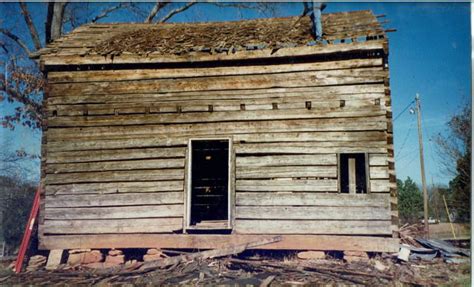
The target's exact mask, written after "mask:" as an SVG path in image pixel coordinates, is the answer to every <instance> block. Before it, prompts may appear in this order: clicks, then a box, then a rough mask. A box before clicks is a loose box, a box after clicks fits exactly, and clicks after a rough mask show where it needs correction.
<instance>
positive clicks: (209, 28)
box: [37, 10, 385, 59]
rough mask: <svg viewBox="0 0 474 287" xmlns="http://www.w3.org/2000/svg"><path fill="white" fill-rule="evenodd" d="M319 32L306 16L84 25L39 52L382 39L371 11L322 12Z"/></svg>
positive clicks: (168, 50) (155, 51) (221, 50)
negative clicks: (317, 38)
mask: <svg viewBox="0 0 474 287" xmlns="http://www.w3.org/2000/svg"><path fill="white" fill-rule="evenodd" d="M322 26H323V37H322V39H321V41H318V42H317V43H316V42H315V39H314V36H313V35H312V23H311V19H310V17H309V16H297V17H286V18H266V19H255V20H243V21H233V22H207V23H169V24H130V23H122V24H87V25H84V26H81V27H79V28H77V29H75V30H74V31H73V32H71V33H70V34H68V35H66V36H64V37H61V38H60V39H58V40H56V41H54V42H53V43H51V44H49V45H48V46H47V48H45V49H42V50H41V51H40V52H39V54H38V55H37V56H42V58H43V59H44V56H47V57H48V58H51V57H68V56H73V55H75V56H81V57H88V56H95V57H97V56H105V57H109V58H114V57H117V56H119V55H135V56H136V55H139V56H148V55H150V54H152V55H174V56H182V55H187V54H191V53H207V54H231V53H236V52H237V51H249V50H264V49H269V50H276V49H283V48H291V47H300V46H312V45H315V46H318V45H327V44H332V43H340V42H342V43H355V42H361V41H366V40H370V39H379V38H385V30H384V28H383V27H382V26H381V23H380V22H379V21H378V20H377V17H376V16H375V15H374V14H373V13H372V12H371V11H369V10H364V11H354V12H343V13H333V14H323V15H322Z"/></svg>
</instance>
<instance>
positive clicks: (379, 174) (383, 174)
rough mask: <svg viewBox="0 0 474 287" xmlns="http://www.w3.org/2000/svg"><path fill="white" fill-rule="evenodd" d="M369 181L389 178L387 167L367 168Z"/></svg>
mask: <svg viewBox="0 0 474 287" xmlns="http://www.w3.org/2000/svg"><path fill="white" fill-rule="evenodd" d="M369 173H370V178H371V179H385V178H387V179H388V178H389V174H388V166H371V167H370V168H369Z"/></svg>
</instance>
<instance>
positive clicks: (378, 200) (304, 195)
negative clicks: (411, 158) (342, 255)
mask: <svg viewBox="0 0 474 287" xmlns="http://www.w3.org/2000/svg"><path fill="white" fill-rule="evenodd" d="M236 205H257V206H268V205H275V206H288V205H304V206H340V207H351V206H365V207H383V206H386V207H387V206H390V196H389V195H388V194H371V193H369V194H341V193H337V194H330V193H327V194H324V193H311V192H298V193H296V192H293V193H292V192H237V193H236Z"/></svg>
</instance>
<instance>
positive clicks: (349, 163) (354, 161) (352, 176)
mask: <svg viewBox="0 0 474 287" xmlns="http://www.w3.org/2000/svg"><path fill="white" fill-rule="evenodd" d="M339 183H340V188H341V193H367V167H366V157H365V154H364V153H353V154H349V153H346V154H344V153H343V154H340V155H339Z"/></svg>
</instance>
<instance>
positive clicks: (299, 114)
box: [48, 105, 386, 127]
mask: <svg viewBox="0 0 474 287" xmlns="http://www.w3.org/2000/svg"><path fill="white" fill-rule="evenodd" d="M385 114H386V111H385V110H384V109H383V108H381V107H380V106H375V105H374V106H371V107H370V108H369V107H365V108H349V109H345V108H337V109H315V110H313V109H311V110H308V109H294V110H270V111H231V112H197V113H178V114H144V115H117V116H77V117H53V118H51V119H49V122H48V125H49V126H51V127H90V126H115V125H120V126H125V125H137V124H171V123H203V122H229V121H255V120H282V119H287V120H292V119H318V118H352V117H370V116H381V115H385Z"/></svg>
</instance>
